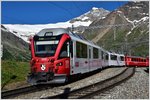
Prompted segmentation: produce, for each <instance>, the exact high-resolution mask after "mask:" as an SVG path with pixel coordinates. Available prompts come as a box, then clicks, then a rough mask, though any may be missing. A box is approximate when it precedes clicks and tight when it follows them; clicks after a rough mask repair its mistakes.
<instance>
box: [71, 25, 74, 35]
mask: <svg viewBox="0 0 150 100" xmlns="http://www.w3.org/2000/svg"><path fill="white" fill-rule="evenodd" d="M71 32H72V33H73V32H74V25H72V27H71Z"/></svg>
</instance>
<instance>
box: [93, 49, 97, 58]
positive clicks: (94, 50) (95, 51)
mask: <svg viewBox="0 0 150 100" xmlns="http://www.w3.org/2000/svg"><path fill="white" fill-rule="evenodd" d="M93 58H98V49H97V48H93Z"/></svg>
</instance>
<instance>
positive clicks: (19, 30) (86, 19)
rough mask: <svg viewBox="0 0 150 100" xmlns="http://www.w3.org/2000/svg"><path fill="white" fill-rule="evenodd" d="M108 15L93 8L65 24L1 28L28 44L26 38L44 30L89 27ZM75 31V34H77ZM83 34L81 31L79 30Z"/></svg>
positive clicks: (106, 11)
mask: <svg viewBox="0 0 150 100" xmlns="http://www.w3.org/2000/svg"><path fill="white" fill-rule="evenodd" d="M108 13H109V11H108V10H105V9H103V8H96V7H93V8H92V9H91V10H90V11H88V12H87V13H85V14H83V15H81V16H79V17H77V18H74V19H72V20H69V21H67V22H59V23H55V24H37V25H25V24H24V25H21V24H3V26H4V27H5V28H2V29H3V30H4V31H9V32H11V33H13V34H15V35H16V36H18V37H19V38H22V39H23V40H24V41H26V42H28V37H29V36H30V35H34V34H36V33H37V32H39V31H40V30H41V29H44V28H68V27H72V25H73V26H74V27H79V26H89V25H90V24H91V23H92V22H93V21H94V20H96V19H102V18H105V16H106V15H107V14H108ZM78 31H79V30H77V31H76V32H78ZM80 31H82V32H83V30H80Z"/></svg>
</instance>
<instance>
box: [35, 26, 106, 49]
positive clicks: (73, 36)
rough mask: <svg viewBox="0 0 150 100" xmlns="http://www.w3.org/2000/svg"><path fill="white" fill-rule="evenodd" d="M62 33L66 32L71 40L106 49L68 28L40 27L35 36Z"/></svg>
mask: <svg viewBox="0 0 150 100" xmlns="http://www.w3.org/2000/svg"><path fill="white" fill-rule="evenodd" d="M63 33H67V34H68V35H69V36H70V37H71V39H72V40H76V41H79V42H82V43H85V44H88V45H91V46H93V47H97V48H100V49H101V50H103V51H106V50H104V49H103V48H101V47H99V46H98V45H97V44H96V43H93V42H92V41H90V40H88V39H86V38H85V37H83V36H82V35H79V34H76V33H73V32H70V31H69V30H67V29H64V28H45V29H42V30H41V31H40V32H38V33H37V34H36V35H37V36H48V35H53V36H56V35H60V34H63Z"/></svg>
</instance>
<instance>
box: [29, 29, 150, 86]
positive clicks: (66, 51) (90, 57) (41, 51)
mask: <svg viewBox="0 0 150 100" xmlns="http://www.w3.org/2000/svg"><path fill="white" fill-rule="evenodd" d="M30 50H31V61H30V65H31V73H30V74H29V75H28V82H29V83H31V84H41V83H42V84H45V83H65V82H67V81H68V78H69V77H70V76H74V75H75V76H78V75H81V74H84V73H89V72H92V71H95V70H98V69H102V68H105V67H110V66H118V67H122V66H129V67H131V66H133V67H135V66H137V67H148V66H149V59H148V57H147V58H141V57H132V56H124V55H123V54H116V53H110V52H108V51H106V50H104V49H103V48H101V47H99V46H98V45H96V44H94V43H93V42H91V41H89V40H87V39H85V38H84V37H83V36H81V35H78V34H75V33H71V32H69V31H68V30H65V29H61V28H57V29H43V30H41V31H40V32H39V33H37V34H36V35H35V36H34V37H32V38H30Z"/></svg>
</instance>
